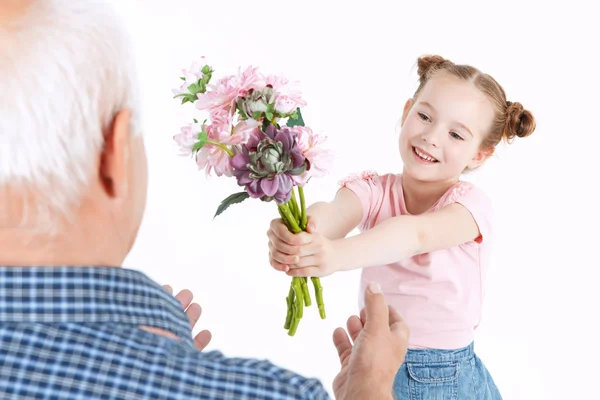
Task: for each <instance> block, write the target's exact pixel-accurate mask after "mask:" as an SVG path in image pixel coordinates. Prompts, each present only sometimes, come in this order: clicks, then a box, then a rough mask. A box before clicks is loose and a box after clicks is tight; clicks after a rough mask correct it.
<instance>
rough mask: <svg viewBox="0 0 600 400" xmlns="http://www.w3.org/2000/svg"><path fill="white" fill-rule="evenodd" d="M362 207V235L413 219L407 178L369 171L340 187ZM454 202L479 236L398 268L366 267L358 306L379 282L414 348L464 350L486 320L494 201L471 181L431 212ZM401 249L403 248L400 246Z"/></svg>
mask: <svg viewBox="0 0 600 400" xmlns="http://www.w3.org/2000/svg"><path fill="white" fill-rule="evenodd" d="M340 184H341V185H342V186H345V187H347V188H348V189H350V190H352V191H353V192H354V193H355V194H356V195H357V196H358V198H359V199H360V201H361V202H362V205H363V218H362V220H361V222H360V224H359V226H358V229H359V230H360V231H361V232H362V231H365V230H367V229H371V228H373V227H374V226H376V225H377V224H379V223H380V222H382V221H385V220H386V219H388V218H392V217H395V216H398V215H406V214H408V212H407V210H406V205H405V203H404V194H403V191H402V175H396V174H386V175H378V174H376V173H374V172H364V173H363V174H362V175H354V176H351V177H348V178H346V179H344V180H343V181H341V182H340ZM452 203H460V204H462V205H463V206H465V207H466V208H467V209H468V210H469V211H470V212H471V214H472V215H473V217H474V218H475V221H476V223H477V224H478V226H479V231H480V234H481V235H480V237H479V238H477V239H476V240H474V241H470V242H467V243H464V244H462V245H459V246H455V247H451V248H449V249H445V250H439V251H434V252H431V253H426V254H421V255H418V256H415V257H411V258H410V259H406V260H402V261H399V262H396V263H393V264H388V265H380V266H373V267H368V268H364V269H363V270H362V276H361V290H360V292H359V293H360V294H359V298H360V299H359V306H360V308H362V307H364V298H363V293H364V290H365V287H366V285H367V284H368V283H369V282H371V281H377V282H379V283H380V284H381V288H382V289H383V292H384V294H385V296H386V299H387V301H388V304H390V305H392V306H394V307H395V308H396V309H397V310H398V312H399V313H400V314H401V315H402V317H403V318H404V319H405V321H406V322H407V323H408V325H409V327H410V330H411V335H410V343H409V347H411V348H433V349H457V348H462V347H465V346H467V345H469V344H470V343H471V341H473V336H474V332H475V329H476V328H477V326H478V325H479V322H480V320H481V312H482V303H483V294H484V282H485V276H486V272H487V268H488V256H489V253H490V246H491V245H490V243H491V239H492V229H491V218H492V205H491V202H490V199H489V198H488V197H487V196H486V195H485V193H483V192H482V191H481V190H479V189H478V188H477V187H475V186H474V185H473V184H471V183H468V182H463V181H460V182H458V183H456V184H455V185H453V186H452V187H451V188H450V189H448V191H447V192H446V193H444V195H443V196H442V197H441V198H440V199H439V200H438V201H437V202H436V203H435V204H434V205H433V206H432V207H431V208H430V210H429V211H435V210H439V209H441V208H443V207H444V206H446V205H448V204H452ZM398 246H402V243H398Z"/></svg>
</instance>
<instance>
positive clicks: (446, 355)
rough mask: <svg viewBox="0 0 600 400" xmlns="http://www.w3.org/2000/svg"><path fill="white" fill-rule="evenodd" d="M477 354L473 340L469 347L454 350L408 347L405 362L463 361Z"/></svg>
mask: <svg viewBox="0 0 600 400" xmlns="http://www.w3.org/2000/svg"><path fill="white" fill-rule="evenodd" d="M474 354H475V350H474V344H473V342H471V344H470V345H468V346H467V347H463V348H462V349H454V350H442V349H408V351H407V352H406V356H405V357H404V362H408V363H443V362H455V361H462V360H466V359H468V358H471V357H473V355H474Z"/></svg>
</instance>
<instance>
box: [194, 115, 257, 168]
mask: <svg viewBox="0 0 600 400" xmlns="http://www.w3.org/2000/svg"><path fill="white" fill-rule="evenodd" d="M259 125H260V122H259V121H254V120H248V121H242V122H240V123H238V124H237V125H236V126H235V127H233V129H232V126H231V124H230V123H213V124H211V125H208V126H206V132H207V133H208V139H209V140H210V141H212V142H215V143H220V144H222V145H224V146H227V148H229V149H230V150H231V151H233V152H234V154H235V153H236V152H237V151H238V150H239V148H240V147H241V145H243V144H245V143H246V142H247V141H248V138H249V136H250V133H251V132H252V131H253V130H255V129H256V127H258V126H259ZM196 162H197V164H198V168H199V169H205V171H206V174H207V175H211V174H212V173H213V172H214V173H215V174H216V175H217V176H223V175H225V176H228V177H231V176H233V168H232V166H231V157H230V156H229V154H227V152H226V151H225V150H224V149H223V148H222V147H220V146H217V145H215V144H210V143H207V144H206V145H204V147H202V148H201V149H200V150H199V151H198V154H197V159H196Z"/></svg>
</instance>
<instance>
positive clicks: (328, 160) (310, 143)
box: [292, 126, 333, 185]
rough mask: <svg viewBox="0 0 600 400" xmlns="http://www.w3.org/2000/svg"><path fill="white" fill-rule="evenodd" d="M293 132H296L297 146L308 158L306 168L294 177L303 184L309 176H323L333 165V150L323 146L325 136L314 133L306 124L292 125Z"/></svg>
mask: <svg viewBox="0 0 600 400" xmlns="http://www.w3.org/2000/svg"><path fill="white" fill-rule="evenodd" d="M292 131H293V132H296V133H297V134H298V136H297V138H296V142H297V143H298V148H299V149H300V151H302V153H303V154H304V156H305V157H306V159H307V160H308V170H307V171H306V172H305V173H304V174H302V175H300V176H297V177H294V178H297V179H295V180H296V182H297V183H298V184H300V185H304V184H305V183H306V181H307V180H308V178H310V177H313V176H314V177H317V178H320V177H323V176H325V175H326V174H327V172H328V171H329V170H330V169H331V167H332V165H333V152H332V151H331V150H329V149H326V148H323V147H322V145H323V143H324V142H325V141H326V140H327V138H326V137H325V136H322V135H316V134H314V133H313V131H312V129H310V128H309V127H307V126H294V127H293V128H292Z"/></svg>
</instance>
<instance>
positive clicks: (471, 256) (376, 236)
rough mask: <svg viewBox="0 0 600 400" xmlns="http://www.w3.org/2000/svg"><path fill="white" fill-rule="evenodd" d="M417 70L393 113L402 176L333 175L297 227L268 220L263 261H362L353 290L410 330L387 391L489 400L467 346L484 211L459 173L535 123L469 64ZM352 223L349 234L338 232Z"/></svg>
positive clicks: (344, 265) (293, 265)
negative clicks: (372, 289) (331, 188)
mask: <svg viewBox="0 0 600 400" xmlns="http://www.w3.org/2000/svg"><path fill="white" fill-rule="evenodd" d="M418 74H419V82H420V84H419V87H418V89H417V91H416V92H415V94H414V96H413V97H412V98H410V99H409V100H408V101H407V102H406V105H405V106H404V112H403V115H402V120H401V131H400V139H399V150H400V156H401V158H402V163H403V171H402V173H401V174H385V175H378V174H376V173H374V172H365V173H363V174H361V175H359V176H352V177H350V178H347V179H345V180H344V181H342V183H341V188H340V190H339V191H338V192H337V194H336V196H335V198H334V199H333V201H331V202H329V203H326V202H319V203H315V204H313V205H312V206H311V207H309V208H308V210H307V213H308V215H309V216H310V222H309V226H308V233H301V234H298V235H293V234H291V233H290V232H288V230H287V228H286V227H285V226H284V225H283V224H282V223H281V221H280V220H279V219H277V220H274V221H272V223H271V229H270V230H269V232H268V236H269V257H270V263H271V265H272V266H273V267H274V268H275V269H277V270H281V271H285V272H286V273H287V274H288V275H290V276H318V277H322V276H326V275H329V274H332V273H334V272H336V271H347V270H352V269H355V268H362V269H363V270H362V276H361V288H360V292H359V293H364V289H365V285H367V284H368V283H369V282H371V281H377V282H379V283H380V285H381V287H382V289H383V292H384V294H385V296H386V299H387V301H388V304H390V305H391V306H393V307H395V308H396V309H397V310H398V311H399V312H400V314H401V315H402V316H403V317H404V319H405V320H406V322H407V323H408V326H409V327H410V329H411V334H410V343H409V350H408V353H407V354H406V358H405V363H404V364H403V365H402V367H401V368H400V370H399V371H398V373H397V375H396V380H395V383H394V391H395V395H396V396H397V397H398V398H401V399H474V400H486V399H494V400H495V399H501V396H500V393H499V391H498V389H497V387H496V386H495V384H494V381H493V379H492V377H491V376H490V374H489V372H488V370H487V369H486V367H485V366H484V365H483V363H482V362H481V360H480V359H479V358H478V357H477V356H476V355H475V353H474V347H473V336H474V332H475V330H476V328H477V326H478V325H479V322H480V320H481V313H482V300H483V294H484V288H485V285H484V284H485V278H486V273H487V269H488V262H489V251H490V243H491V241H492V234H493V231H492V227H491V224H490V223H491V216H492V206H491V203H490V200H489V199H488V197H487V196H486V195H485V194H484V193H483V192H482V191H481V190H480V189H478V188H477V187H475V186H474V185H472V184H470V183H468V182H465V181H461V180H460V177H461V174H462V173H463V172H465V171H468V170H473V169H475V168H477V167H479V166H480V165H481V164H482V163H484V161H485V160H486V159H488V157H490V155H492V154H493V152H494V148H495V146H496V145H497V144H498V143H499V142H500V141H501V139H506V140H510V139H512V138H514V137H515V136H518V137H525V136H528V135H530V134H531V133H533V131H534V129H535V120H534V118H533V116H532V114H531V113H530V112H529V111H526V110H524V109H523V107H522V106H521V104H519V103H513V102H510V101H507V100H506V95H505V92H504V90H503V88H502V87H501V86H500V85H499V84H498V83H497V82H496V81H495V80H494V79H493V78H492V77H491V76H489V75H487V74H484V73H482V72H481V71H479V70H477V69H476V68H473V67H471V66H467V65H457V64H454V63H453V62H451V61H449V60H446V59H444V58H442V57H439V56H426V57H422V58H419V60H418ZM355 227H358V228H359V230H360V232H361V233H360V234H358V235H356V236H352V237H348V238H346V235H348V234H349V233H350V232H351V231H352V230H353V229H354V228H355ZM360 307H361V308H362V307H363V299H362V298H361V300H360Z"/></svg>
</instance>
